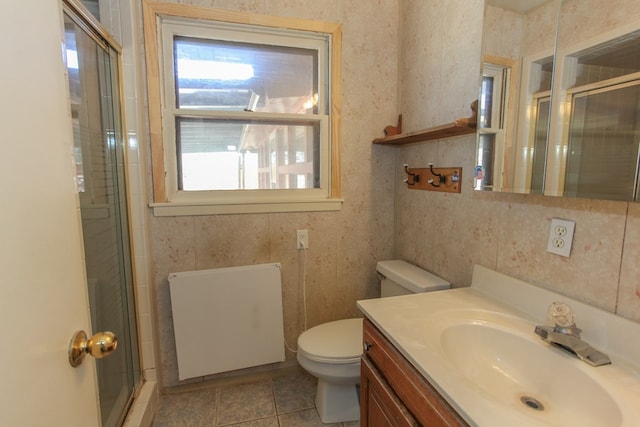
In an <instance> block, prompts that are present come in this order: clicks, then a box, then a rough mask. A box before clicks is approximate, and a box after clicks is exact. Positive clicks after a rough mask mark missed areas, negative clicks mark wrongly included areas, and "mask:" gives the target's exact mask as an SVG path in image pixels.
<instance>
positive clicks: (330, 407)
mask: <svg viewBox="0 0 640 427" xmlns="http://www.w3.org/2000/svg"><path fill="white" fill-rule="evenodd" d="M316 409H317V410H318V415H320V420H322V422H323V423H325V424H331V423H340V422H347V421H357V420H359V419H360V398H359V395H358V389H357V384H354V383H351V384H336V383H328V382H326V381H324V380H321V379H318V389H317V391H316Z"/></svg>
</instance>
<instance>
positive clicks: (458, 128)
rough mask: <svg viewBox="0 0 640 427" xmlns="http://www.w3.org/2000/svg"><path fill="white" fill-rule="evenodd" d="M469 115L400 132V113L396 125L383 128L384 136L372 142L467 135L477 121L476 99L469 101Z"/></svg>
mask: <svg viewBox="0 0 640 427" xmlns="http://www.w3.org/2000/svg"><path fill="white" fill-rule="evenodd" d="M470 107H471V113H472V114H471V117H468V118H466V119H458V120H456V121H455V122H453V123H448V124H446V125H442V126H436V127H432V128H428V129H422V130H419V131H416V132H407V133H402V114H400V116H398V124H397V126H387V127H385V128H384V134H385V135H386V136H385V137H384V138H376V139H374V140H373V143H374V144H386V145H403V144H411V143H414V142H425V141H433V140H434V139H441V138H450V137H452V136H460V135H468V134H470V133H475V132H476V126H477V122H478V101H477V100H475V101H473V102H472V103H471V105H470Z"/></svg>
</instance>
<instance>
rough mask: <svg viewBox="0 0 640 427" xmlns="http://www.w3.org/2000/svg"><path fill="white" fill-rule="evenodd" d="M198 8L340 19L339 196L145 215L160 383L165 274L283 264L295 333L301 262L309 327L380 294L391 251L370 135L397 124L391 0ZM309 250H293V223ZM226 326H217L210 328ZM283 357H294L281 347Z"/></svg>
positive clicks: (166, 338) (287, 318) (274, 1)
mask: <svg viewBox="0 0 640 427" xmlns="http://www.w3.org/2000/svg"><path fill="white" fill-rule="evenodd" d="M179 3H191V4H194V5H199V6H206V7H215V8H222V9H231V10H238V11H246V12H252V13H260V14H267V15H278V16H287V17H297V18H305V19H316V20H323V21H330V22H338V23H340V24H342V31H343V46H342V50H343V65H342V78H343V80H342V88H343V91H342V98H343V104H342V147H341V152H342V164H341V167H342V197H343V198H344V200H345V202H344V205H343V207H342V210H341V211H339V212H328V213H283V214H245V215H217V216H215V215H212V216H193V217H170V218H160V217H158V218H151V220H150V223H149V226H150V230H151V248H152V249H151V255H152V260H153V261H152V265H153V268H154V271H153V287H154V295H155V299H154V304H155V308H156V312H157V316H156V321H157V322H156V324H157V327H158V338H159V339H158V343H157V348H158V349H159V353H158V354H159V364H160V366H161V368H160V369H159V375H158V376H159V380H160V381H161V384H162V385H163V386H171V385H175V384H177V365H176V355H175V343H174V338H173V327H172V320H171V306H170V297H169V289H168V281H167V275H168V273H169V272H177V271H188V270H195V269H207V268H216V267H229V266H238V265H248V264H257V263H264V262H280V263H282V275H283V306H284V327H285V337H286V340H287V342H288V344H289V346H291V347H295V345H296V339H297V336H298V335H299V333H300V332H301V331H302V324H303V318H304V315H303V307H302V292H301V290H302V288H301V286H302V276H303V274H302V272H303V264H304V263H305V262H306V290H307V292H306V293H307V309H308V325H309V326H313V325H316V324H318V323H321V322H326V321H329V320H335V319H340V318H345V317H350V316H358V315H359V312H358V311H357V309H356V306H355V303H356V301H357V300H358V299H362V298H367V297H373V296H375V295H376V293H377V292H378V285H377V277H376V274H375V263H376V261H378V260H380V259H388V258H390V257H391V256H392V255H393V252H392V251H393V191H394V190H393V174H394V172H393V167H394V159H395V153H393V152H389V151H386V150H384V149H381V148H380V147H373V145H372V144H371V141H372V140H373V139H374V138H376V137H379V136H382V134H383V132H382V131H383V128H384V127H385V126H386V125H388V124H391V123H394V122H395V117H396V114H397V113H396V111H397V110H396V105H397V78H396V77H397V64H398V59H397V39H398V36H397V32H398V29H397V22H398V2H397V1H396V0H375V1H366V2H360V1H357V2H356V1H348V2H347V1H343V0H326V1H316V0H294V1H291V0H254V1H251V0H249V1H236V0H227V1H223V0H222V1H221V0H207V1H204V0H199V1H196V0H192V1H190V2H189V1H180V2H179ZM297 229H308V230H309V242H310V247H309V249H308V251H307V253H306V260H305V256H304V254H303V252H300V251H297V250H296V246H295V239H296V230H297ZM211 327H224V325H211ZM287 359H288V361H289V363H293V361H294V360H295V355H293V354H292V353H288V354H287Z"/></svg>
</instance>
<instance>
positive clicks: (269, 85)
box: [174, 36, 318, 114]
mask: <svg viewBox="0 0 640 427" xmlns="http://www.w3.org/2000/svg"><path fill="white" fill-rule="evenodd" d="M174 51H175V54H174V60H175V79H176V82H175V86H176V88H177V90H176V92H177V93H176V104H177V107H178V108H201V109H211V110H225V111H261V112H275V113H291V114H314V113H315V114H317V113H318V111H317V100H318V52H317V51H316V50H312V49H303V48H295V47H286V46H273V45H259V44H250V43H236V42H229V41H223V40H207V39H201V38H193V37H179V36H178V37H174Z"/></svg>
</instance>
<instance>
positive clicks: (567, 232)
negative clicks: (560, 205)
mask: <svg viewBox="0 0 640 427" xmlns="http://www.w3.org/2000/svg"><path fill="white" fill-rule="evenodd" d="M575 228H576V223H575V221H570V220H567V219H559V218H552V219H551V228H550V229H549V240H548V241H547V252H550V253H552V254H556V255H562V256H564V257H569V256H570V255H571V245H572V244H573V232H574V230H575Z"/></svg>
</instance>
